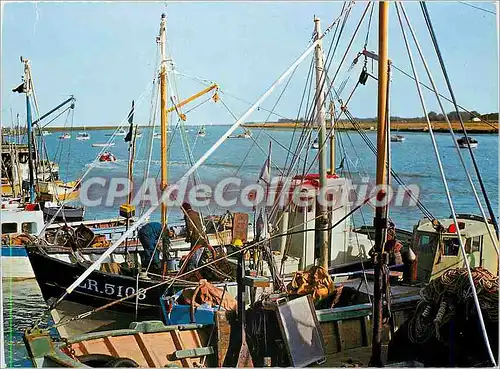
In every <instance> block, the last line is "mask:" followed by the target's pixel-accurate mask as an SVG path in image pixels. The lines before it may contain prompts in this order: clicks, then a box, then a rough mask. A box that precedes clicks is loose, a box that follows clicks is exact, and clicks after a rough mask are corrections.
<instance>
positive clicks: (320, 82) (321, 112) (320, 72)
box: [314, 17, 329, 270]
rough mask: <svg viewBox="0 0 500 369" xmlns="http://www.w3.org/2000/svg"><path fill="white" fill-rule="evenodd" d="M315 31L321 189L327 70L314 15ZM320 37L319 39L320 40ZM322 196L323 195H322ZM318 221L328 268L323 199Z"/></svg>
mask: <svg viewBox="0 0 500 369" xmlns="http://www.w3.org/2000/svg"><path fill="white" fill-rule="evenodd" d="M314 33H315V41H318V44H317V45H316V48H315V50H314V56H315V58H314V59H315V62H316V124H317V126H318V127H319V137H318V139H319V145H320V147H319V153H318V158H319V184H320V190H323V191H324V189H325V188H326V150H324V148H323V146H324V143H325V137H326V121H325V107H324V105H325V93H324V85H325V83H324V82H325V70H324V62H323V42H322V41H321V40H320V39H319V37H320V36H321V21H320V19H319V18H316V17H314ZM318 39H319V40H318ZM320 196H321V195H320ZM318 221H319V222H320V224H321V226H320V229H319V231H318V232H319V237H318V240H319V241H318V242H319V249H320V256H319V265H320V266H322V267H324V268H325V269H327V270H328V256H329V255H328V254H329V252H328V251H329V250H328V231H326V230H323V228H324V227H325V226H326V225H327V224H328V214H327V212H326V207H325V204H324V202H323V201H320V202H318Z"/></svg>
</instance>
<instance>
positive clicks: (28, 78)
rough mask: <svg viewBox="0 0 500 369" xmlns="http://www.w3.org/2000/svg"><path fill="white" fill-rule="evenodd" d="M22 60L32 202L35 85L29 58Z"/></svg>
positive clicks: (31, 198) (33, 199) (33, 191)
mask: <svg viewBox="0 0 500 369" xmlns="http://www.w3.org/2000/svg"><path fill="white" fill-rule="evenodd" d="M21 62H23V63H24V83H25V93H26V121H27V135H28V167H29V198H30V203H33V202H34V201H35V169H34V165H33V160H34V153H33V151H34V150H35V144H34V142H33V117H32V114H31V103H30V96H31V94H32V93H33V85H32V81H31V70H30V65H29V60H27V59H23V58H22V57H21Z"/></svg>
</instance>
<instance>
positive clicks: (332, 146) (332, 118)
mask: <svg viewBox="0 0 500 369" xmlns="http://www.w3.org/2000/svg"><path fill="white" fill-rule="evenodd" d="M329 174H335V105H334V103H333V101H332V102H331V103H330V172H329Z"/></svg>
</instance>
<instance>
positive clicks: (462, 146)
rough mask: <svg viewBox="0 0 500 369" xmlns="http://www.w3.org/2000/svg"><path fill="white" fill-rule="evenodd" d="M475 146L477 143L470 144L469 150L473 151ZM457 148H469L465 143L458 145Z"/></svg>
mask: <svg viewBox="0 0 500 369" xmlns="http://www.w3.org/2000/svg"><path fill="white" fill-rule="evenodd" d="M477 145H478V144H477V142H473V143H471V144H470V148H471V149H475V148H476V147H477ZM458 147H460V148H461V149H467V148H468V147H469V145H467V143H459V144H458Z"/></svg>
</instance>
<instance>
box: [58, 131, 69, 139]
mask: <svg viewBox="0 0 500 369" xmlns="http://www.w3.org/2000/svg"><path fill="white" fill-rule="evenodd" d="M70 138H71V135H70V134H69V133H64V134H62V135H61V136H59V139H60V140H68V139H70Z"/></svg>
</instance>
